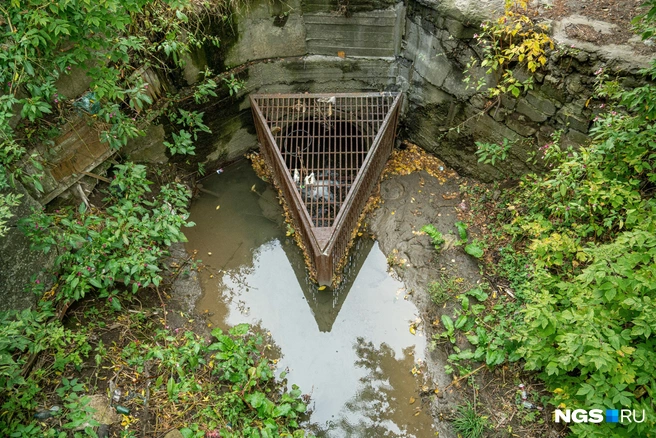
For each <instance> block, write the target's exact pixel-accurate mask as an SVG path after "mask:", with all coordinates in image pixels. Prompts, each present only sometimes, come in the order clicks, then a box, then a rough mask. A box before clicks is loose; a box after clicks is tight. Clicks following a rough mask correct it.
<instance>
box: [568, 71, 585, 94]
mask: <svg viewBox="0 0 656 438" xmlns="http://www.w3.org/2000/svg"><path fill="white" fill-rule="evenodd" d="M565 83H566V84H567V91H569V92H570V93H572V94H578V93H580V92H581V91H583V90H584V89H585V87H584V86H583V83H582V82H581V75H579V74H573V75H570V76H569V77H568V78H567V79H566V80H565Z"/></svg>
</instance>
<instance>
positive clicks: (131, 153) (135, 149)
mask: <svg viewBox="0 0 656 438" xmlns="http://www.w3.org/2000/svg"><path fill="white" fill-rule="evenodd" d="M164 135H165V134H164V127H163V126H162V125H150V126H149V127H148V129H147V130H146V135H145V136H144V137H137V138H133V139H131V140H129V141H128V144H127V145H126V146H125V148H124V149H123V150H124V152H125V153H126V154H127V155H128V157H129V158H130V160H132V161H136V162H139V163H153V164H163V163H166V162H167V161H169V159H168V157H167V156H166V146H165V145H164Z"/></svg>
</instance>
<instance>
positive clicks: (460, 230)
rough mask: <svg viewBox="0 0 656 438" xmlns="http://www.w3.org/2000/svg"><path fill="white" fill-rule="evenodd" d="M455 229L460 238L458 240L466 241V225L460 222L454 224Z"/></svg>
mask: <svg viewBox="0 0 656 438" xmlns="http://www.w3.org/2000/svg"><path fill="white" fill-rule="evenodd" d="M455 225H456V228H457V229H458V235H459V236H460V240H464V241H466V240H467V224H465V223H464V222H462V221H458V222H456V224H455Z"/></svg>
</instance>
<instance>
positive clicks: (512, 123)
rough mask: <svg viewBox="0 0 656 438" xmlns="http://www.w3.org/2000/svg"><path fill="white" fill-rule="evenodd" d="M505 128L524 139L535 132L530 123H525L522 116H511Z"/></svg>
mask: <svg viewBox="0 0 656 438" xmlns="http://www.w3.org/2000/svg"><path fill="white" fill-rule="evenodd" d="M522 119H523V120H522ZM506 126H507V127H509V128H510V129H512V130H513V131H515V132H516V133H518V134H519V135H522V136H524V137H529V136H531V135H533V134H535V133H536V132H537V129H535V128H534V127H533V124H532V123H530V122H527V121H526V119H525V117H524V116H521V115H517V114H512V115H511V116H510V117H509V118H508V120H506Z"/></svg>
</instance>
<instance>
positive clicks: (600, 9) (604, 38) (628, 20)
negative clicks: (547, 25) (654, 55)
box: [539, 0, 654, 52]
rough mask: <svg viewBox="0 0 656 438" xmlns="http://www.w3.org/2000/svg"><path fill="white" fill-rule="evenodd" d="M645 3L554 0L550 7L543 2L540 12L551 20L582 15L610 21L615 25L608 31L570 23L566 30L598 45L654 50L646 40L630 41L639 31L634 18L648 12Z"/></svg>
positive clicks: (612, 0) (617, 0)
mask: <svg viewBox="0 0 656 438" xmlns="http://www.w3.org/2000/svg"><path fill="white" fill-rule="evenodd" d="M643 3H644V2H643V0H555V1H554V2H553V5H552V6H551V7H544V6H542V7H541V8H540V10H539V15H540V16H541V17H544V18H548V19H552V20H560V19H563V18H566V17H569V16H572V15H580V16H583V17H586V18H588V19H590V20H596V21H602V22H605V23H609V24H611V25H612V26H610V32H608V33H602V32H600V31H598V30H595V29H594V28H593V27H592V26H590V25H586V24H570V25H568V26H567V27H566V28H565V32H566V33H567V36H568V37H570V38H574V39H578V40H581V41H586V42H591V43H595V44H598V45H607V44H618V45H622V44H628V45H631V46H633V47H634V49H636V50H638V51H640V52H645V51H647V52H653V51H654V49H653V48H650V47H648V46H645V45H644V44H643V43H637V42H632V41H630V40H631V38H634V37H635V35H636V34H635V31H634V26H633V24H632V20H633V19H634V18H635V17H636V16H638V15H640V14H643V13H645V12H646V10H645V8H644V7H642V6H641V5H642V4H643Z"/></svg>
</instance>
